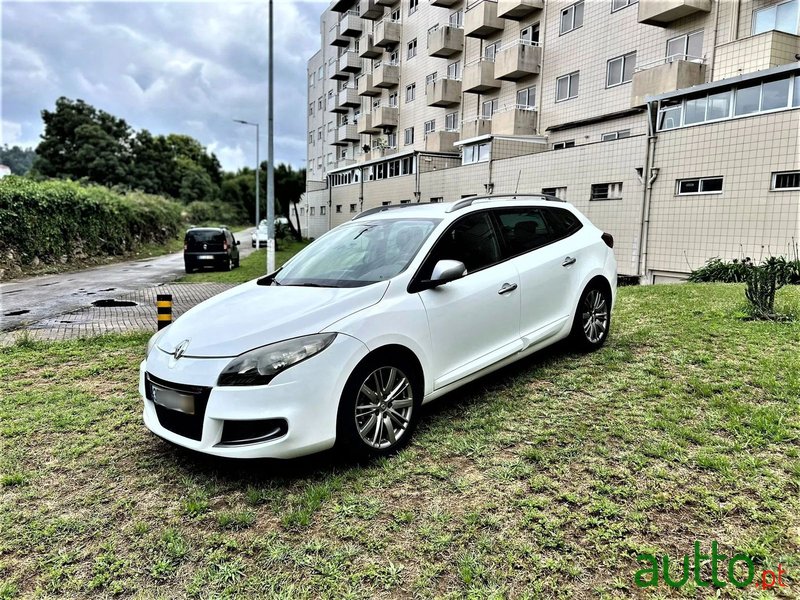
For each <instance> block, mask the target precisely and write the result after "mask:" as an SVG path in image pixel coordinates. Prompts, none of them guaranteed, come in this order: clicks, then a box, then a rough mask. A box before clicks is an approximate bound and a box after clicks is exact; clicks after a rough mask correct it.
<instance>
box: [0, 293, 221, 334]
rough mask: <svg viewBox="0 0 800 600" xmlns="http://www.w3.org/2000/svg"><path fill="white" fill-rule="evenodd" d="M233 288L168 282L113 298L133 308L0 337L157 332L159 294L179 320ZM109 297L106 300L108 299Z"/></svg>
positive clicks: (76, 314)
mask: <svg viewBox="0 0 800 600" xmlns="http://www.w3.org/2000/svg"><path fill="white" fill-rule="evenodd" d="M232 287H234V286H233V285H232V284H223V283H169V284H163V285H158V286H154V287H150V288H146V289H142V290H137V291H135V292H131V293H127V294H120V295H114V296H112V297H113V299H114V300H119V301H123V302H134V303H135V305H134V306H113V307H96V306H90V307H88V308H82V309H79V310H75V311H72V312H69V313H65V314H62V315H58V316H55V317H50V318H46V319H43V320H41V321H37V322H36V323H33V324H31V325H29V326H28V327H24V328H21V329H19V330H16V331H12V332H8V333H4V334H2V336H0V344H2V345H7V344H10V343H13V341H14V340H15V339H16V337H17V336H18V335H20V333H21V332H22V331H27V332H28V334H29V335H30V336H31V337H32V338H33V339H37V340H67V339H74V338H81V337H89V336H95V335H103V334H105V333H125V332H133V331H155V330H156V295H157V294H172V302H173V306H172V316H173V318H177V317H179V316H180V315H182V314H183V313H184V312H186V311H187V310H189V309H190V308H191V307H193V306H195V305H196V304H199V303H200V302H202V301H203V300H207V299H208V298H211V297H212V296H216V295H217V294H219V293H221V292H224V291H225V290H227V289H230V288H232ZM108 297H109V296H108V295H106V296H104V298H108Z"/></svg>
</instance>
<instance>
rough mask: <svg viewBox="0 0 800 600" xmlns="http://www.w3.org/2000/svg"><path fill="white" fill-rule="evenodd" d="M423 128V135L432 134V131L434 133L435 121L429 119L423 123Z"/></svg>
mask: <svg viewBox="0 0 800 600" xmlns="http://www.w3.org/2000/svg"><path fill="white" fill-rule="evenodd" d="M423 127H424V129H425V135H428V134H429V133H433V132H434V131H436V119H431V120H430V121H425V124H424V126H423Z"/></svg>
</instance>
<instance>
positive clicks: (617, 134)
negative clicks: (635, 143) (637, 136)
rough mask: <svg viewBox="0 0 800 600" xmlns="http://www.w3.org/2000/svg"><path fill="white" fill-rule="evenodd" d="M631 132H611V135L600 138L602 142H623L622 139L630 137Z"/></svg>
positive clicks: (623, 130)
mask: <svg viewBox="0 0 800 600" xmlns="http://www.w3.org/2000/svg"><path fill="white" fill-rule="evenodd" d="M630 136H631V130H630V129H621V130H619V131H610V132H609V133H604V134H603V135H601V136H600V141H601V142H610V141H613V140H621V139H622V138H626V137H630Z"/></svg>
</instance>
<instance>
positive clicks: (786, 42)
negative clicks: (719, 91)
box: [714, 31, 800, 80]
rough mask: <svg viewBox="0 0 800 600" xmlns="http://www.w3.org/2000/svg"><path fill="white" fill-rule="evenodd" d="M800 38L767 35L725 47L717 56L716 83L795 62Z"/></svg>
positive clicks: (732, 43) (799, 50)
mask: <svg viewBox="0 0 800 600" xmlns="http://www.w3.org/2000/svg"><path fill="white" fill-rule="evenodd" d="M798 53H800V36H796V35H791V34H788V33H781V32H779V31H767V32H765V33H760V34H758V35H753V36H749V37H746V38H744V39H741V40H736V41H734V42H729V43H727V44H723V45H721V46H719V47H718V48H717V52H716V55H715V56H714V79H715V80H719V79H726V78H728V77H736V76H737V75H742V74H743V73H752V72H753V71H761V70H763V69H769V68H771V67H777V66H779V65H785V64H787V63H790V62H794V61H795V56H796V55H797V54H798Z"/></svg>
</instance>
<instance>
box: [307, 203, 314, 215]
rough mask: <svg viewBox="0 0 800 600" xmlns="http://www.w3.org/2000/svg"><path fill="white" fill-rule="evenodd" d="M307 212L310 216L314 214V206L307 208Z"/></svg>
mask: <svg viewBox="0 0 800 600" xmlns="http://www.w3.org/2000/svg"><path fill="white" fill-rule="evenodd" d="M308 214H309V215H311V216H312V217H313V216H314V207H313V206H312V207H311V208H309V209H308Z"/></svg>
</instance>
